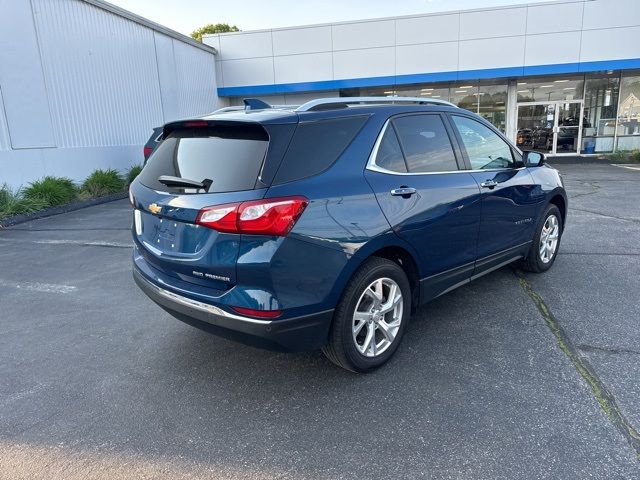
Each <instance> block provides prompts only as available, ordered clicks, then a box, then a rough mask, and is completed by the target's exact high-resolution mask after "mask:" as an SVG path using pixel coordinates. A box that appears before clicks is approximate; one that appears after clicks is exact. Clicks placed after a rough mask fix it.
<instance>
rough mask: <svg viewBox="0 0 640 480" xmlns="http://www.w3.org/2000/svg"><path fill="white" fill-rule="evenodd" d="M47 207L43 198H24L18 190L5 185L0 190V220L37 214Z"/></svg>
mask: <svg viewBox="0 0 640 480" xmlns="http://www.w3.org/2000/svg"><path fill="white" fill-rule="evenodd" d="M48 206H49V205H48V204H47V202H46V200H45V199H43V198H39V197H36V198H26V197H24V196H23V194H22V191H21V190H20V189H18V190H12V189H11V188H9V186H7V185H6V184H5V185H3V186H2V188H0V218H3V217H8V216H10V215H18V214H21V213H31V212H37V211H38V210H42V209H43V208H47V207H48Z"/></svg>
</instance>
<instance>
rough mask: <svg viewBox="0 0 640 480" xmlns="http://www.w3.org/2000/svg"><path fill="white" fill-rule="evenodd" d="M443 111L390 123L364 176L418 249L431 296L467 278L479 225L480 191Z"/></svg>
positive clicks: (424, 292)
mask: <svg viewBox="0 0 640 480" xmlns="http://www.w3.org/2000/svg"><path fill="white" fill-rule="evenodd" d="M451 135H453V132H452V131H451V130H450V127H449V126H448V125H447V124H446V119H445V118H444V117H443V116H442V115H440V114H438V113H420V114H408V115H401V116H396V117H394V118H392V119H390V120H389V121H387V123H386V124H385V126H384V128H383V130H382V132H381V134H380V136H379V138H378V140H377V142H376V145H375V147H374V150H373V152H372V155H371V158H370V159H369V163H368V165H367V170H366V172H365V177H366V179H367V181H368V182H369V184H370V185H371V187H372V188H373V191H374V192H375V195H376V198H377V200H378V203H379V204H380V207H381V208H382V211H383V213H384V215H385V216H386V218H387V220H388V221H389V224H390V225H391V227H392V228H393V230H394V231H395V232H396V234H397V235H399V236H400V237H401V238H403V239H404V240H406V241H407V242H408V243H409V244H411V245H412V246H413V247H414V250H415V251H416V252H417V255H418V259H417V261H418V263H419V265H418V269H419V271H420V272H421V277H422V278H421V300H422V301H426V300H428V299H430V298H433V297H435V296H437V295H439V294H441V293H443V292H444V291H446V290H448V289H451V288H453V287H454V286H456V285H458V284H460V283H464V282H465V281H468V280H469V278H470V277H471V275H472V274H473V269H474V262H475V258H476V241H477V237H478V230H479V226H480V189H479V187H478V185H477V183H476V181H475V180H474V178H473V177H472V175H471V174H470V173H468V172H465V171H464V170H463V169H462V168H461V167H463V163H462V159H461V158H459V157H460V153H459V151H458V153H457V154H456V150H454V147H453V144H455V143H453V144H452V142H451Z"/></svg>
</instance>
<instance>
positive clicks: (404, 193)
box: [391, 187, 416, 197]
mask: <svg viewBox="0 0 640 480" xmlns="http://www.w3.org/2000/svg"><path fill="white" fill-rule="evenodd" d="M414 193H416V189H415V188H411V187H400V188H394V189H393V190H391V195H395V196H399V197H410V196H411V195H413V194H414Z"/></svg>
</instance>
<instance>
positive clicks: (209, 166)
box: [139, 124, 269, 193]
mask: <svg viewBox="0 0 640 480" xmlns="http://www.w3.org/2000/svg"><path fill="white" fill-rule="evenodd" d="M268 145H269V137H268V135H267V132H265V131H264V129H263V128H262V127H261V126H259V125H251V124H250V125H241V126H229V125H220V126H213V127H206V128H193V129H182V130H176V131H173V132H171V133H170V134H169V136H168V137H167V138H166V139H164V140H163V141H162V143H160V144H159V145H158V147H157V148H156V149H155V150H154V152H153V153H152V154H151V156H150V157H149V160H148V161H147V164H146V166H145V167H144V169H143V170H142V173H141V174H140V176H139V180H140V182H141V183H142V184H143V185H145V186H147V187H149V188H153V189H154V190H158V191H167V192H175V193H198V192H199V193H214V192H234V191H239V190H251V189H253V188H255V185H256V183H257V179H258V175H259V173H260V169H261V167H262V164H263V162H264V158H265V154H266V152H267V147H268ZM161 175H169V176H172V177H179V178H185V179H189V180H196V181H199V182H200V181H202V180H205V179H210V180H211V181H212V183H211V186H210V187H209V190H208V191H207V192H204V190H194V189H185V188H177V187H167V186H166V185H163V184H162V183H160V182H159V181H158V177H160V176H161Z"/></svg>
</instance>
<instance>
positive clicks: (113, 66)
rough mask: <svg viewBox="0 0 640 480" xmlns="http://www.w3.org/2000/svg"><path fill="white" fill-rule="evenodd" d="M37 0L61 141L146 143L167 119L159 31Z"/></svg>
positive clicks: (83, 7) (73, 5) (64, 1)
mask: <svg viewBox="0 0 640 480" xmlns="http://www.w3.org/2000/svg"><path fill="white" fill-rule="evenodd" d="M32 1H33V6H34V17H35V21H36V27H37V31H38V37H39V41H40V48H41V53H42V62H43V69H44V72H45V82H46V84H47V90H48V93H49V101H50V106H51V113H52V117H53V122H54V126H55V131H56V138H57V143H58V146H59V147H79V146H84V147H87V146H116V145H136V144H141V143H144V141H145V140H146V139H147V138H148V136H149V131H150V129H151V128H152V127H153V126H156V125H158V124H159V123H161V122H162V108H161V102H160V91H159V81H158V70H157V66H156V61H155V46H154V39H153V31H152V30H150V29H148V28H145V27H143V26H141V25H138V24H136V23H133V22H130V21H128V20H126V19H124V18H122V17H119V16H117V15H114V14H111V13H108V12H105V11H104V10H101V9H99V8H96V7H94V6H91V5H89V4H86V3H84V2H79V1H77V0H58V1H56V2H51V1H49V0H32ZM203 53H204V52H203Z"/></svg>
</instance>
